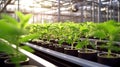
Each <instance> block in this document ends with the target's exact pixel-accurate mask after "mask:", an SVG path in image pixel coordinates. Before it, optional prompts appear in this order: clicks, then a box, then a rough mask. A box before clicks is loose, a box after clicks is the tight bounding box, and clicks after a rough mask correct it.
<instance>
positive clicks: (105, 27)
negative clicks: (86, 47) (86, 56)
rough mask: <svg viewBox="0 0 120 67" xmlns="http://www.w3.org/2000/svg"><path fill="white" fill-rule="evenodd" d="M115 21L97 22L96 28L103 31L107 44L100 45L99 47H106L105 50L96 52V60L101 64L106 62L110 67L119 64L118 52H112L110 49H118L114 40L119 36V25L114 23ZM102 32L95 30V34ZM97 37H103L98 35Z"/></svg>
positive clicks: (119, 49) (115, 66)
mask: <svg viewBox="0 0 120 67" xmlns="http://www.w3.org/2000/svg"><path fill="white" fill-rule="evenodd" d="M115 24H116V22H115V21H113V20H110V21H106V22H104V23H101V24H98V26H97V28H98V30H99V31H103V32H104V36H106V37H107V38H108V42H107V44H103V45H101V48H106V49H107V52H102V53H99V54H98V62H99V63H102V64H107V65H110V66H112V67H117V66H118V65H119V64H118V63H119V62H120V61H119V59H120V56H119V55H118V54H114V53H112V51H120V48H119V47H118V46H115V45H114V44H115V42H114V41H115V40H116V39H117V38H118V37H120V35H119V34H120V32H119V29H120V27H118V26H116V25H115ZM103 32H99V33H98V32H97V34H101V33H102V34H103ZM99 37H103V36H100V35H99Z"/></svg>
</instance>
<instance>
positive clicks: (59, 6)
mask: <svg viewBox="0 0 120 67" xmlns="http://www.w3.org/2000/svg"><path fill="white" fill-rule="evenodd" d="M58 22H60V0H58Z"/></svg>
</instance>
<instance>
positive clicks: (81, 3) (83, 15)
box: [81, 2, 84, 22]
mask: <svg viewBox="0 0 120 67" xmlns="http://www.w3.org/2000/svg"><path fill="white" fill-rule="evenodd" d="M83 4H84V2H81V22H83V17H84V15H83V7H84V6H83Z"/></svg>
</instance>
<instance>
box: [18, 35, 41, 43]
mask: <svg viewBox="0 0 120 67" xmlns="http://www.w3.org/2000/svg"><path fill="white" fill-rule="evenodd" d="M39 36H40V34H39V33H34V34H29V35H23V36H21V38H20V39H19V42H21V43H22V42H27V41H29V40H30V39H36V38H39Z"/></svg>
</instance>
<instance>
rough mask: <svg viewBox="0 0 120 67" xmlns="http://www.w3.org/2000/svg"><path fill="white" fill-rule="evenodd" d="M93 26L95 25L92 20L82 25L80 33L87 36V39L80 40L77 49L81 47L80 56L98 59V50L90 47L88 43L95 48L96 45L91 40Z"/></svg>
mask: <svg viewBox="0 0 120 67" xmlns="http://www.w3.org/2000/svg"><path fill="white" fill-rule="evenodd" d="M92 28H93V26H92V23H91V22H87V23H84V24H82V25H81V26H80V33H81V35H84V36H85V39H83V40H81V41H78V44H77V45H76V49H79V53H78V57H80V58H84V59H87V60H91V61H97V51H96V50H93V49H89V48H88V45H90V46H92V47H93V48H95V45H94V44H93V43H92V42H90V40H89V36H90V33H91V31H92Z"/></svg>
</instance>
